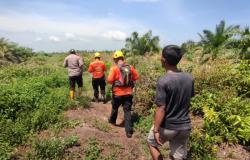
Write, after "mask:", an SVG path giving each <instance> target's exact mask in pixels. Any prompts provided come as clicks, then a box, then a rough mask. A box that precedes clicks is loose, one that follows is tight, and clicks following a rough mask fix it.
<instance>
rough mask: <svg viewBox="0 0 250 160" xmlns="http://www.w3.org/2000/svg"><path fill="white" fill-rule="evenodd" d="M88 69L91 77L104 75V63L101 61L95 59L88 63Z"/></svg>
mask: <svg viewBox="0 0 250 160" xmlns="http://www.w3.org/2000/svg"><path fill="white" fill-rule="evenodd" d="M88 71H89V72H90V73H92V77H93V78H102V77H104V72H105V71H106V65H105V64H104V62H103V61H100V60H95V61H94V62H92V63H91V64H90V65H89V69H88Z"/></svg>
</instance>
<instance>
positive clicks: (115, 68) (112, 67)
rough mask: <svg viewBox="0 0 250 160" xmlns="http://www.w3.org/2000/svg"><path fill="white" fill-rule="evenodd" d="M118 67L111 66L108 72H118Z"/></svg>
mask: <svg viewBox="0 0 250 160" xmlns="http://www.w3.org/2000/svg"><path fill="white" fill-rule="evenodd" d="M118 69H119V67H118V66H117V65H113V66H111V67H110V70H112V71H114V70H118Z"/></svg>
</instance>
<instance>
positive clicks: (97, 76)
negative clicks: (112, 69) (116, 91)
mask: <svg viewBox="0 0 250 160" xmlns="http://www.w3.org/2000/svg"><path fill="white" fill-rule="evenodd" d="M88 71H89V72H90V73H92V86H93V89H94V97H93V101H95V102H98V101H99V86H100V88H101V96H102V98H101V100H102V101H103V103H106V97H105V86H106V82H105V71H106V65H105V64H104V62H103V61H101V54H100V53H98V52H97V53H95V61H94V62H92V63H91V64H90V65H89V69H88Z"/></svg>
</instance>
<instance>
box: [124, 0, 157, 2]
mask: <svg viewBox="0 0 250 160" xmlns="http://www.w3.org/2000/svg"><path fill="white" fill-rule="evenodd" d="M122 1H123V2H159V1H160V0H122Z"/></svg>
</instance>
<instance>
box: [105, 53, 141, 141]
mask: <svg viewBox="0 0 250 160" xmlns="http://www.w3.org/2000/svg"><path fill="white" fill-rule="evenodd" d="M113 59H114V62H115V66H113V67H112V68H111V69H110V73H109V76H108V79H107V81H108V83H110V84H112V93H113V95H112V111H111V115H110V117H109V123H112V124H114V125H115V124H116V118H117V114H118V108H119V106H120V105H122V106H123V111H124V120H125V132H126V136H127V137H128V138H130V137H132V134H133V128H132V122H131V106H132V103H133V102H132V99H133V96H132V94H133V86H134V82H135V81H136V80H137V79H138V78H139V75H138V73H137V71H136V70H135V68H134V67H133V66H131V65H128V64H126V63H125V62H124V55H123V53H122V52H121V51H116V52H115V53H114V55H113Z"/></svg>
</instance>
